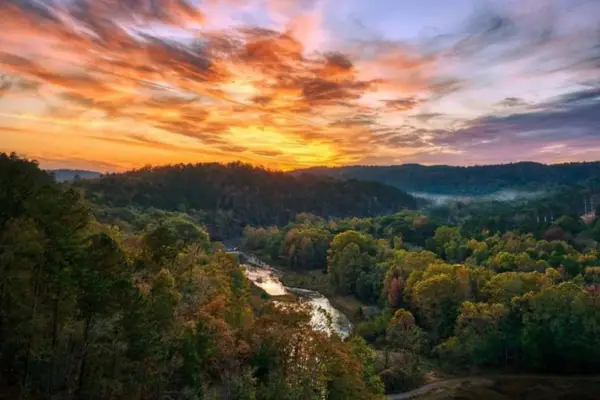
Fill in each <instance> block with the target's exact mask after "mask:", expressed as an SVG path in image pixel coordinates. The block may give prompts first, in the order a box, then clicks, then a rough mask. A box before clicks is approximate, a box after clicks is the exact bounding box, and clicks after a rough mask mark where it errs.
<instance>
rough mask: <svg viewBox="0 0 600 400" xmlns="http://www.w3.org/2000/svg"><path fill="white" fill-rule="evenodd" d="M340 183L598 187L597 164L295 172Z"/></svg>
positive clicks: (420, 188)
mask: <svg viewBox="0 0 600 400" xmlns="http://www.w3.org/2000/svg"><path fill="white" fill-rule="evenodd" d="M304 173H310V174H314V175H318V176H330V177H334V178H340V179H360V180H368V181H374V182H380V183H384V184H386V185H391V186H395V187H397V188H400V189H402V190H405V191H408V192H427V193H439V194H464V195H483V194H491V193H495V192H498V191H500V190H508V189H520V190H540V189H547V188H552V187H555V186H557V185H571V184H589V185H595V186H600V184H598V183H599V182H600V180H599V177H600V162H587V163H566V164H553V165H545V164H540V163H534V162H520V163H514V164H502V165H485V166H473V167H453V166H447V165H435V166H424V165H419V164H405V165H393V166H349V167H338V168H326V167H317V168H309V169H305V170H299V171H295V172H294V174H296V175H302V174H304Z"/></svg>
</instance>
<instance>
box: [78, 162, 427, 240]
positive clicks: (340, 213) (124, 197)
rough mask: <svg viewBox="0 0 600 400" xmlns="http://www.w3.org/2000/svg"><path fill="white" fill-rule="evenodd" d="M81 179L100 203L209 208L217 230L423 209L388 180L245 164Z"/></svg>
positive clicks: (154, 169)
mask: <svg viewBox="0 0 600 400" xmlns="http://www.w3.org/2000/svg"><path fill="white" fill-rule="evenodd" d="M76 184H77V185H80V186H81V187H83V188H85V189H86V191H87V197H88V198H89V199H91V200H92V201H93V202H94V203H97V204H100V205H104V206H107V207H111V208H118V207H128V206H135V207H138V208H159V209H163V210H171V211H184V212H188V213H191V214H193V213H194V211H199V210H202V211H203V212H205V214H206V218H207V219H208V220H205V221H203V222H205V224H206V225H207V226H208V227H209V230H211V231H212V232H211V233H213V234H214V233H216V232H217V230H219V229H217V228H219V226H221V225H226V226H228V227H231V226H235V227H237V230H238V231H241V228H242V227H244V226H246V225H273V224H277V225H280V224H285V223H287V222H288V221H289V220H290V219H292V218H294V217H295V216H296V214H298V213H303V212H308V213H313V214H316V215H319V216H322V217H353V216H357V217H366V216H374V215H382V214H388V213H394V212H397V211H399V210H401V209H405V208H415V207H416V200H415V198H413V197H412V196H410V195H408V194H407V193H405V192H403V191H401V190H399V189H397V188H394V187H391V186H387V185H383V184H381V183H377V182H363V181H357V180H348V181H343V180H339V179H334V178H330V177H326V176H314V175H298V176H294V175H290V174H285V173H283V172H274V171H268V170H265V169H261V168H256V167H252V166H250V165H246V164H241V163H232V164H227V165H223V164H218V163H207V164H195V165H192V164H187V165H182V164H180V165H170V166H162V167H146V168H143V169H139V170H134V171H130V172H125V173H119V174H107V175H103V176H102V177H100V178H98V179H93V180H86V181H79V182H77V183H76ZM221 228H222V226H221ZM228 232H229V229H228ZM232 233H233V232H229V233H228V236H230V235H231V234H232ZM217 236H218V235H217Z"/></svg>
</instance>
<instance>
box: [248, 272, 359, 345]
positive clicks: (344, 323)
mask: <svg viewBox="0 0 600 400" xmlns="http://www.w3.org/2000/svg"><path fill="white" fill-rule="evenodd" d="M244 266H245V267H246V276H247V277H248V279H250V280H251V281H252V282H253V283H254V284H255V285H256V286H258V287H260V288H261V289H263V290H264V291H265V292H267V293H268V294H270V295H271V296H282V295H285V294H289V293H293V294H295V295H296V296H297V297H298V298H299V299H300V301H306V302H308V303H310V304H311V306H312V309H313V311H312V313H311V324H312V326H313V327H314V329H318V330H326V331H330V330H331V329H332V330H333V331H334V332H336V333H337V334H338V335H340V336H341V337H342V338H346V337H348V335H350V332H351V331H352V323H351V322H350V320H348V317H347V316H346V315H344V314H343V313H341V312H340V311H339V310H338V309H336V308H335V307H333V306H332V305H331V303H330V302H329V299H327V297H325V296H323V295H322V294H321V293H319V292H315V291H313V290H307V289H300V288H289V287H286V286H284V285H283V284H282V283H281V281H280V280H279V278H278V276H277V271H276V270H274V269H273V268H271V267H268V266H264V264H263V266H256V265H250V264H244ZM330 321H331V323H329V322H330Z"/></svg>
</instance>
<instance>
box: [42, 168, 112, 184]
mask: <svg viewBox="0 0 600 400" xmlns="http://www.w3.org/2000/svg"><path fill="white" fill-rule="evenodd" d="M48 172H50V173H51V174H53V175H54V178H55V179H56V181H57V182H67V181H72V180H75V179H76V178H80V179H93V178H97V177H99V176H100V175H102V174H101V173H100V172H97V171H87V170H83V169H52V170H48Z"/></svg>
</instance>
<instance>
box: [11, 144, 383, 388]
mask: <svg viewBox="0 0 600 400" xmlns="http://www.w3.org/2000/svg"><path fill="white" fill-rule="evenodd" d="M167 222H168V223H167ZM167 222H165V223H162V224H157V223H155V224H149V225H147V226H145V227H144V229H142V230H141V231H139V232H138V233H134V234H127V235H126V234H124V233H123V232H120V231H119V230H118V229H116V228H115V227H112V226H107V225H102V224H99V223H98V222H96V221H95V220H94V218H93V216H92V214H91V213H90V210H89V209H88V208H87V207H86V205H85V203H84V202H83V201H82V198H81V195H80V193H79V191H77V190H75V189H73V188H70V187H68V186H64V185H60V184H57V183H55V182H54V179H53V177H52V176H50V175H49V174H47V173H46V172H43V171H41V170H40V169H39V168H38V167H37V165H36V164H35V163H33V162H30V161H27V160H23V159H19V158H17V157H16V156H7V155H5V154H0V398H2V399H207V400H210V399H214V400H216V399H224V400H253V399H256V400H286V399H288V400H297V399H315V400H317V399H330V400H344V399H357V400H375V399H382V398H383V396H382V385H381V382H380V380H379V379H378V378H377V376H375V375H374V370H373V366H372V362H373V354H372V351H371V350H370V348H369V347H368V346H367V345H366V344H365V342H364V341H363V340H362V339H360V338H358V337H354V338H351V339H349V340H347V341H346V342H343V341H342V340H341V339H340V338H339V337H338V336H337V335H331V336H330V335H328V334H327V333H325V332H317V331H314V330H312V329H311V325H310V323H309V316H308V314H307V313H306V312H305V311H303V309H302V307H301V306H298V307H280V306H276V305H275V303H273V302H272V301H270V300H269V299H268V298H266V297H268V296H264V293H263V294H261V295H259V294H258V293H257V290H256V289H253V288H252V287H251V285H250V282H249V281H248V280H247V279H246V278H245V275H244V269H243V268H241V267H240V265H238V261H237V259H236V258H235V257H234V256H232V255H228V254H226V253H225V252H224V251H223V250H222V248H221V247H219V246H215V245H211V244H210V242H209V237H208V235H207V234H206V232H205V231H204V230H203V229H202V228H201V227H198V226H195V225H193V224H191V223H188V222H185V221H180V220H174V221H167Z"/></svg>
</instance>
